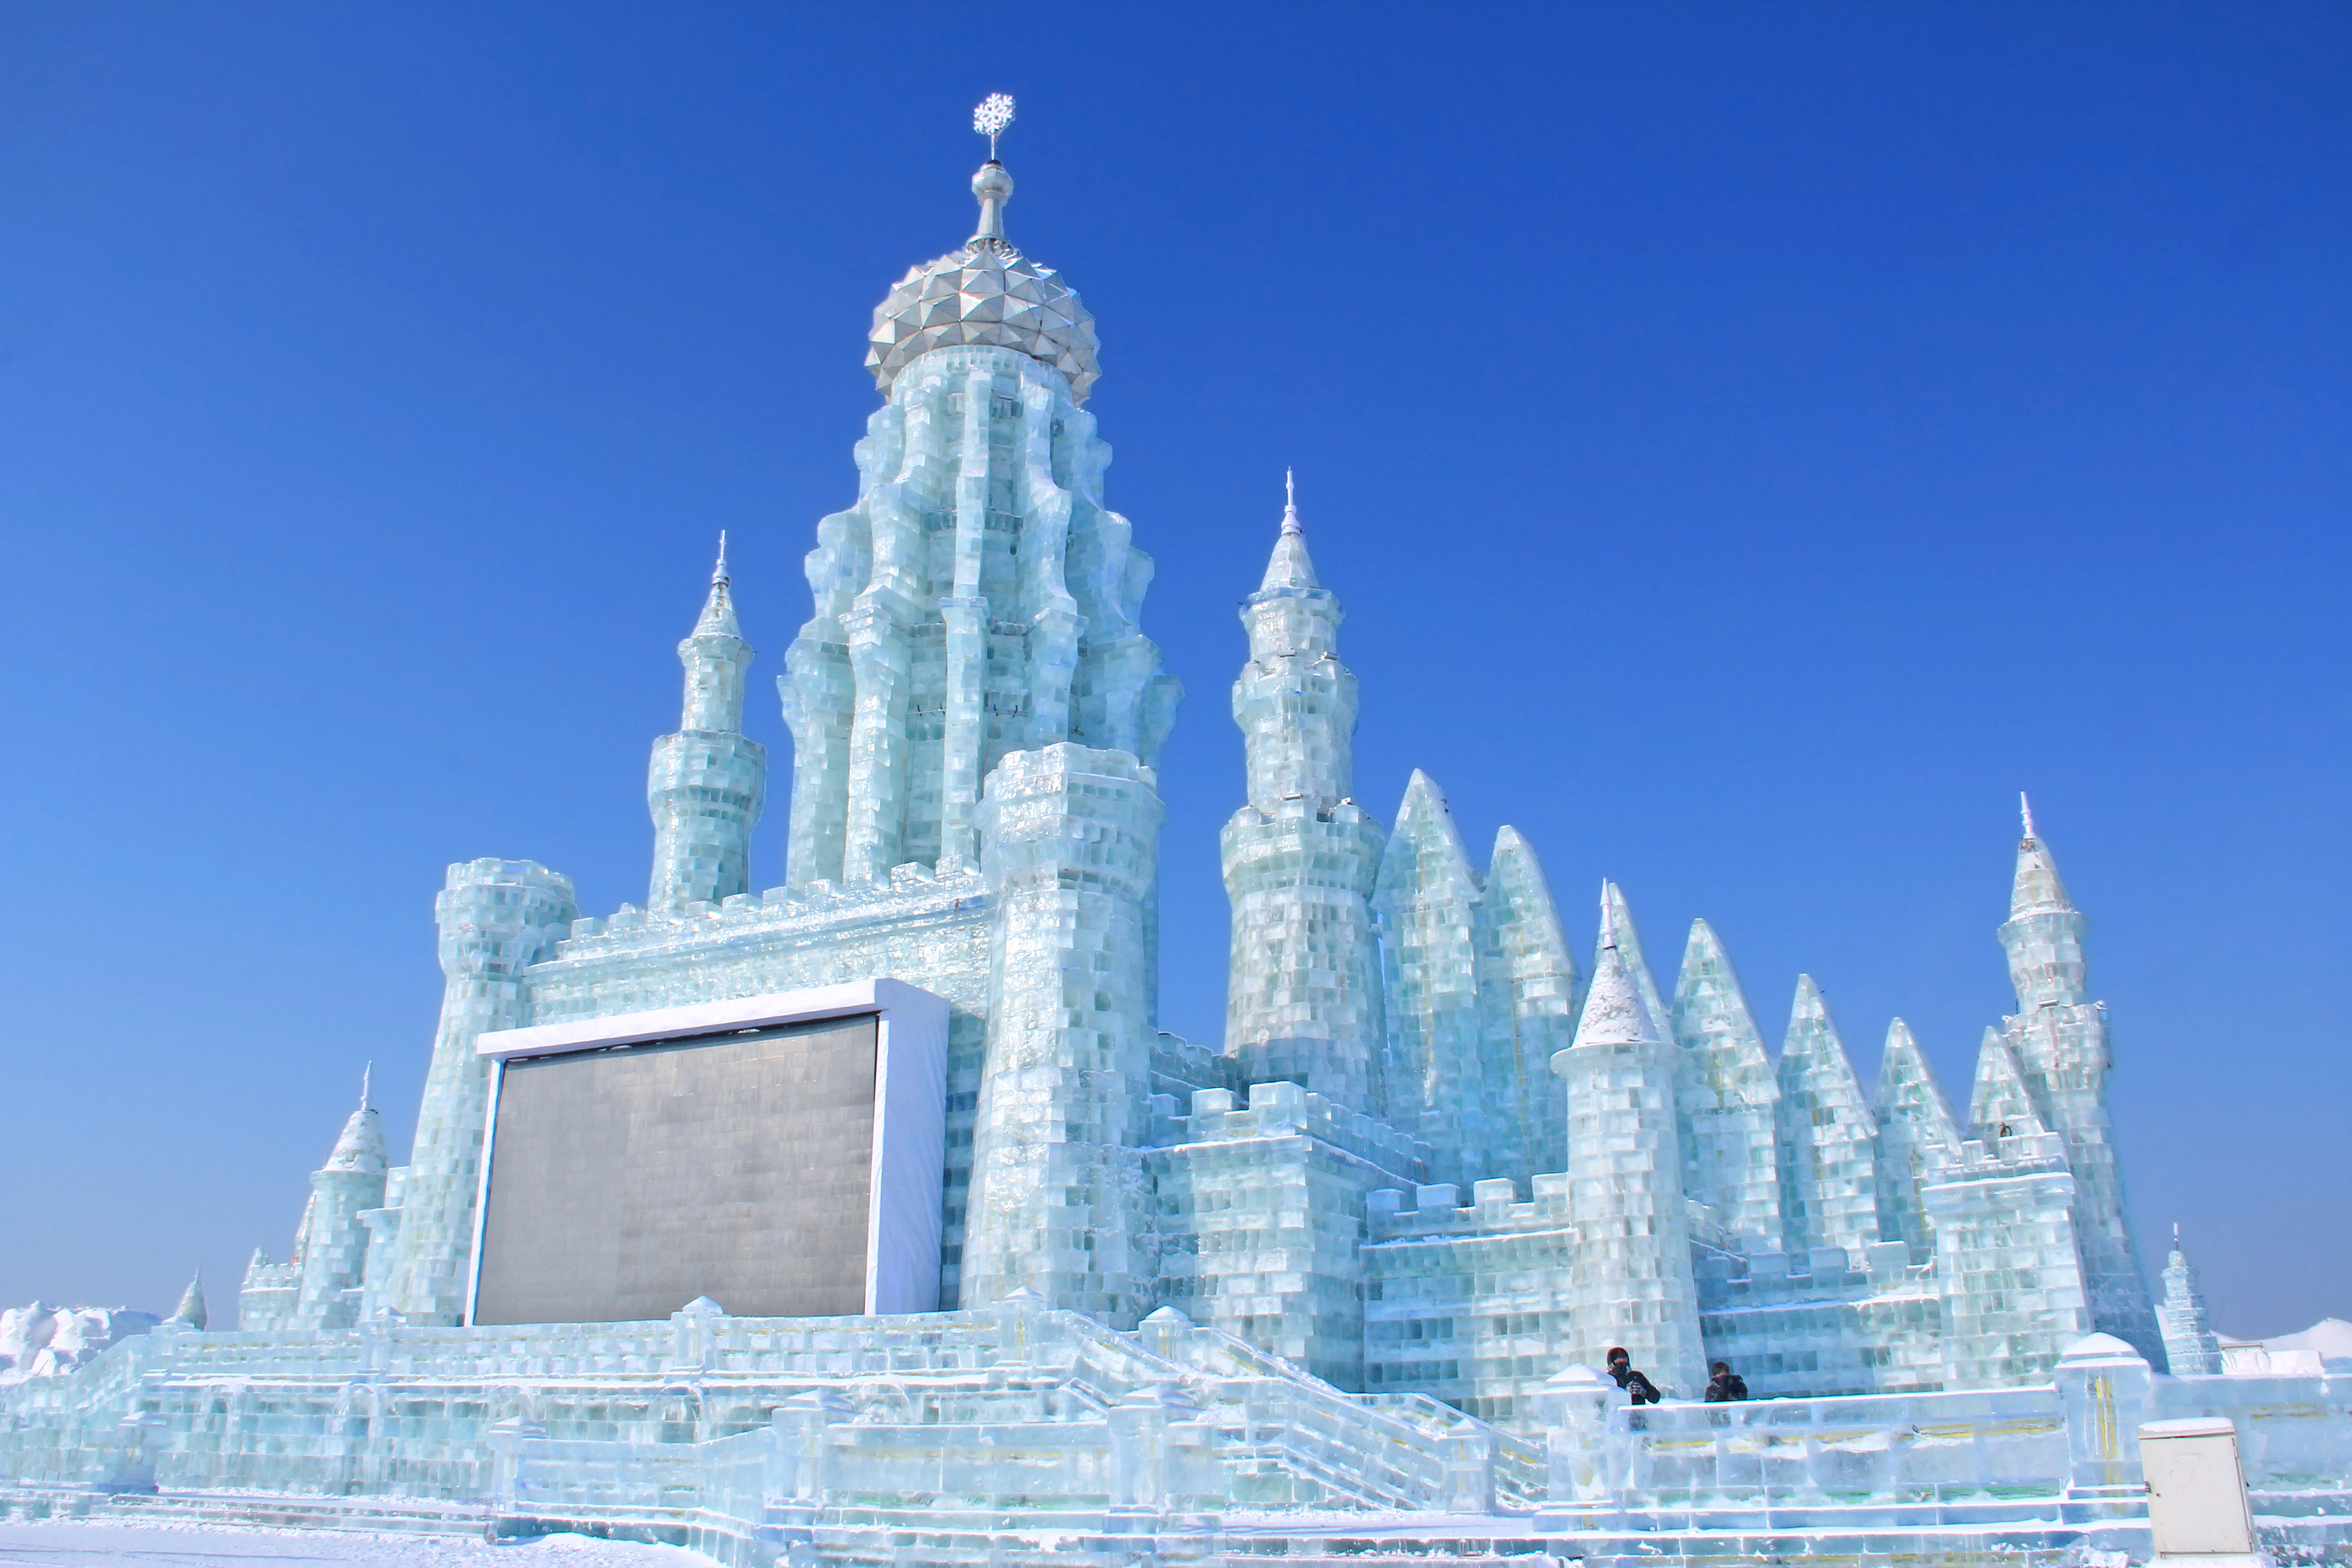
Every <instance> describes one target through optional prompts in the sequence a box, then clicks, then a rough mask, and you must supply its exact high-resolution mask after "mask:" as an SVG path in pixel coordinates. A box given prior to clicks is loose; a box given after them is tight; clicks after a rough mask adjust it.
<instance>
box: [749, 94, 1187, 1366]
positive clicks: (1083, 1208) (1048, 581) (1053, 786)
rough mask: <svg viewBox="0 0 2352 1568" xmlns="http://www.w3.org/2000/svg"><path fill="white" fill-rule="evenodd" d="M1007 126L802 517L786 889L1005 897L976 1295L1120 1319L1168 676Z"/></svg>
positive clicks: (1146, 1259) (1074, 315)
mask: <svg viewBox="0 0 2352 1568" xmlns="http://www.w3.org/2000/svg"><path fill="white" fill-rule="evenodd" d="M1010 116H1011V103H1010V101H1009V100H994V99H992V100H990V102H989V103H988V104H986V105H983V106H982V112H981V115H980V117H979V119H978V120H977V121H975V124H976V127H977V128H978V129H979V130H981V131H982V132H986V133H988V134H989V136H990V152H991V154H992V155H991V157H990V159H989V161H988V162H987V163H984V164H982V166H981V169H980V172H979V173H978V174H975V175H974V176H973V177H972V182H971V189H972V194H973V195H975V196H976V197H978V198H979V201H980V223H979V226H978V229H977V231H976V232H975V233H974V234H973V235H972V237H971V238H970V239H969V240H967V241H966V242H965V243H964V244H963V245H962V246H961V247H959V248H958V249H956V250H953V251H950V253H949V254H947V255H945V256H942V257H940V258H939V259H938V260H936V261H931V262H928V263H925V264H924V265H922V266H919V267H917V268H914V269H913V270H911V271H909V272H908V274H907V276H906V277H905V278H903V279H900V280H899V282H898V286H897V287H896V288H894V289H892V290H891V291H890V295H889V297H888V298H887V299H886V300H883V302H882V304H881V306H880V307H879V308H878V309H877V310H875V312H874V330H873V333H872V336H871V340H870V346H869V352H868V353H867V355H866V365H867V368H868V369H870V370H872V371H873V373H874V380H875V384H877V386H878V387H879V388H880V389H881V391H882V393H883V395H884V397H885V398H886V400H887V401H886V402H885V403H884V404H883V405H882V407H881V408H880V409H878V410H877V411H876V413H875V414H874V416H872V417H871V418H870V419H869V420H868V421H867V422H866V437H865V439H863V440H861V441H860V442H859V443H858V444H857V465H858V469H859V473H860V475H861V483H860V486H859V493H858V497H857V503H856V505H855V506H853V507H851V508H850V509H849V510H846V511H841V512H835V514H833V515H832V516H831V517H828V518H826V519H824V521H822V522H820V523H819V524H818V525H817V547H816V549H814V551H812V552H810V553H809V556H808V567H807V569H808V581H809V589H810V592H811V594H812V595H814V599H815V607H816V613H815V614H814V616H811V617H810V619H809V622H808V624H807V625H806V626H803V627H802V628H801V632H800V636H799V637H796V638H795V639H794V640H793V645H792V648H791V651H790V652H788V653H787V654H786V655H785V658H784V663H785V670H786V673H785V674H784V676H783V677H782V679H781V680H780V681H779V682H778V685H779V687H780V689H781V690H782V695H783V708H784V719H785V721H786V722H787V723H788V724H789V725H790V726H791V727H792V732H793V805H792V844H791V850H790V857H791V858H790V865H789V867H788V868H787V873H786V876H787V882H788V887H789V889H790V891H791V893H792V894H793V896H796V897H808V896H814V895H818V894H821V893H822V892H823V890H824V888H826V887H828V886H852V887H855V886H865V885H873V884H877V883H887V882H890V881H892V880H894V879H897V878H898V876H900V875H904V874H906V873H901V872H900V869H899V868H908V867H911V866H920V865H928V866H932V867H935V868H936V870H937V874H938V875H940V876H941V877H946V876H950V875H953V874H957V873H962V872H968V871H969V870H970V869H971V867H972V866H973V864H974V863H975V862H977V863H978V866H979V868H980V869H981V870H982V873H983V874H984V875H985V877H986V879H987V881H988V885H989V887H990V889H991V898H992V900H993V906H994V907H993V914H992V928H993V929H992V936H991V952H990V958H989V963H988V994H987V1001H986V1005H985V1016H986V1018H987V1045H986V1063H985V1068H984V1071H983V1073H982V1077H981V1080H980V1087H979V1089H978V1091H977V1096H976V1104H975V1105H974V1106H973V1107H972V1114H973V1123H972V1134H971V1191H970V1196H969V1200H968V1204H967V1206H966V1209H965V1215H964V1218H965V1236H964V1242H963V1247H962V1252H961V1259H960V1263H961V1303H962V1304H963V1305H964V1306H967V1307H971V1306H978V1305H981V1304H983V1303H985V1302H988V1301H992V1300H999V1299H1002V1298H1003V1297H1004V1296H1006V1295H1009V1294H1011V1293H1012V1292H1013V1291H1014V1290H1018V1289H1026V1290H1029V1291H1032V1292H1034V1294H1035V1295H1037V1296H1038V1297H1040V1298H1042V1299H1043V1300H1045V1302H1046V1303H1047V1304H1048V1305H1051V1306H1055V1307H1066V1308H1071V1309H1074V1310H1080V1311H1086V1312H1090V1313H1093V1314H1095V1315H1097V1316H1098V1317H1101V1318H1103V1319H1105V1320H1107V1321H1110V1322H1112V1323H1114V1324H1118V1325H1120V1326H1122V1327H1124V1326H1131V1325H1132V1324H1133V1323H1134V1321H1136V1319H1137V1318H1138V1317H1139V1316H1140V1315H1141V1313H1143V1312H1144V1311H1148V1310H1150V1305H1151V1302H1150V1292H1151V1289H1152V1278H1153V1272H1154V1262H1155V1255H1154V1253H1153V1251H1152V1249H1151V1247H1150V1240H1149V1237H1150V1230H1151V1225H1152V1215H1151V1200H1150V1190H1149V1183H1148V1181H1147V1179H1146V1177H1145V1175H1144V1173H1143V1166H1142V1156H1141V1148H1142V1145H1143V1144H1144V1143H1145V1142H1146V1141H1147V1140H1146V1136H1145V1130H1146V1127H1147V1124H1148V1119H1149V1114H1150V1071H1151V1049H1152V1044H1153V1034H1152V1027H1153V1012H1154V1000H1155V998H1154V984H1155V977H1156V975H1157V972H1158V968H1159V964H1158V956H1157V948H1158V942H1159V920H1158V885H1159V866H1160V858H1159V857H1160V839H1159V833H1160V797H1159V794H1158V788H1157V780H1156V779H1155V777H1154V776H1153V773H1152V766H1153V764H1154V763H1156V762H1157V761H1158V758H1159V752H1160V742H1161V741H1162V740H1163V739H1165V738H1166V735H1167V732H1168V727H1169V723H1170V721H1171V719H1172V718H1173V717H1174V713H1175V706H1176V700H1177V697H1178V695H1179V692H1180V687H1179V686H1178V683H1177V682H1176V680H1175V679H1173V678H1172V677H1170V676H1168V675H1165V674H1162V673H1161V671H1160V650H1159V648H1158V647H1156V646H1154V645H1153V643H1152V642H1151V640H1150V638H1148V637H1145V636H1144V635H1143V633H1142V631H1141V630H1140V628H1139V626H1138V625H1137V616H1138V615H1139V612H1140V609H1141V606H1142V602H1143V594H1144V590H1145V588H1146V587H1147V586H1149V585H1150V581H1151V558H1150V556H1148V555H1146V554H1144V553H1143V552H1141V551H1139V550H1138V549H1136V548H1135V547H1134V545H1133V544H1132V542H1130V534H1131V529H1130V528H1129V524H1128V521H1127V519H1125V518H1123V517H1121V516H1120V515H1119V514H1118V513H1117V512H1115V511H1112V510H1108V508H1106V507H1105V506H1104V505H1103V500H1102V476H1103V470H1104V468H1107V467H1108V465H1109V463H1110V447H1108V446H1107V445H1106V444H1105V443H1103V442H1102V441H1101V440H1099V439H1097V437H1096V435H1095V420H1094V416H1092V415H1091V414H1088V413H1087V412H1086V411H1085V410H1084V408H1083V407H1081V405H1082V404H1083V403H1084V402H1085V400H1086V397H1087V393H1088V392H1089V391H1090V390H1091V389H1092V388H1093V385H1094V383H1095V378H1096V375H1097V364H1096V358H1095V331H1094V319H1093V317H1091V316H1090V315H1088V314H1087V309H1086V307H1085V306H1084V305H1082V304H1080V303H1079V302H1078V297H1077V295H1076V293H1075V292H1073V291H1072V290H1071V289H1070V287H1069V285H1068V284H1066V282H1064V281H1063V279H1062V277H1061V275H1060V274H1059V273H1057V272H1056V271H1055V270H1054V269H1053V268H1050V267H1045V266H1042V265H1040V264H1039V263H1037V262H1036V261H1034V260H1032V259H1030V258H1027V257H1025V256H1024V255H1022V253H1021V252H1020V250H1019V249H1018V248H1016V247H1014V246H1013V244H1012V242H1011V241H1009V240H1007V239H1006V238H1005V237H1004V205H1005V203H1006V202H1008V201H1009V200H1011V199H1012V195H1013V177H1012V176H1011V175H1010V174H1007V173H1005V170H1004V166H1003V164H1002V163H998V162H997V161H996V160H995V158H994V156H993V153H994V151H995V144H994V133H995V132H998V131H1001V130H1002V129H1003V124H1004V121H1006V120H1008V119H1009V118H1010Z"/></svg>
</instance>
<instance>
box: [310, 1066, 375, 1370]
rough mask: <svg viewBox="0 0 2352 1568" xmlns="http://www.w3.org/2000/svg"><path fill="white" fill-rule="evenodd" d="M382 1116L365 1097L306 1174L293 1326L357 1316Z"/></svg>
mask: <svg viewBox="0 0 2352 1568" xmlns="http://www.w3.org/2000/svg"><path fill="white" fill-rule="evenodd" d="M384 1164H385V1163H384V1156H383V1118H382V1117H380V1116H378V1115H377V1114H376V1110H375V1108H374V1107H373V1106H372V1105H370V1104H369V1103H368V1102H367V1092H366V1090H365V1089H362V1090H361V1093H360V1106H359V1109H358V1110H354V1111H352V1114H351V1119H350V1120H349V1121H345V1122H344V1123H343V1131H342V1135H341V1137H339V1138H337V1139H336V1140H335V1147H334V1149H333V1150H332V1152H330V1153H329V1154H328V1155H327V1163H325V1164H323V1165H321V1166H320V1167H319V1169H318V1170H317V1171H316V1172H314V1173H312V1174H311V1176H310V1208H309V1210H308V1212H307V1213H306V1214H305V1215H304V1217H303V1221H302V1245H301V1247H300V1255H301V1263H302V1277H301V1284H300V1286H299V1291H298V1294H297V1295H296V1297H295V1301H294V1316H293V1319H292V1321H290V1323H289V1325H288V1326H289V1327H291V1328H297V1329H321V1330H332V1329H341V1328H347V1327H349V1326H350V1325H351V1324H352V1322H353V1321H356V1320H357V1318H358V1316H359V1308H358V1298H359V1286H360V1279H361V1276H362V1272H363V1269H364V1267H365V1264H366V1262H367V1243H368V1238H367V1227H366V1226H362V1224H361V1223H360V1217H359V1216H360V1215H361V1213H362V1211H364V1210H367V1209H372V1208H376V1207H379V1206H381V1205H383V1186H384Z"/></svg>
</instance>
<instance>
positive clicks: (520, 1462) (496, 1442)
mask: <svg viewBox="0 0 2352 1568" xmlns="http://www.w3.org/2000/svg"><path fill="white" fill-rule="evenodd" d="M546 1436H547V1428H546V1427H544V1426H541V1425H540V1424H539V1423H538V1422H536V1421H531V1420H529V1419H526V1418H525V1417H523V1416H520V1415H515V1416H509V1418H508V1419H506V1420H504V1421H499V1422H494V1423H492V1424H491V1426H490V1503H491V1506H492V1507H494V1508H495V1509H497V1510H498V1511H499V1512H500V1513H502V1514H510V1513H515V1512H519V1511H520V1510H521V1508H522V1505H523V1504H524V1503H525V1502H527V1501H529V1500H530V1495H531V1487H530V1476H529V1475H528V1473H527V1461H526V1460H525V1458H524V1455H523V1451H522V1449H523V1445H524V1444H525V1443H536V1442H539V1441H541V1439H543V1438H544V1437H546Z"/></svg>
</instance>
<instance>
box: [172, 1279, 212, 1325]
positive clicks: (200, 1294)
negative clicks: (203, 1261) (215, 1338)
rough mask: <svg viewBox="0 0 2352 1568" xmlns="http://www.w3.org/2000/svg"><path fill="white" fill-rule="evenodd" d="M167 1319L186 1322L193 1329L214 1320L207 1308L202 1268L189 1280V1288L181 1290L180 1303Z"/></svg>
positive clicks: (174, 1321)
mask: <svg viewBox="0 0 2352 1568" xmlns="http://www.w3.org/2000/svg"><path fill="white" fill-rule="evenodd" d="M165 1321H167V1322H173V1323H185V1324H186V1325H187V1326H188V1327H189V1328H192V1329H201V1328H203V1327H204V1326H205V1324H206V1323H208V1322H210V1321H212V1319H211V1315H210V1314H209V1313H207V1312H206V1311H205V1277H204V1273H203V1271H202V1270H198V1271H197V1273H196V1276H195V1278H194V1279H190V1280H189V1281H188V1288H187V1289H184V1290H183V1291H181V1292H180V1304H179V1305H178V1306H176V1307H174V1308H173V1309H172V1315H171V1317H170V1318H168V1319H166V1320H165Z"/></svg>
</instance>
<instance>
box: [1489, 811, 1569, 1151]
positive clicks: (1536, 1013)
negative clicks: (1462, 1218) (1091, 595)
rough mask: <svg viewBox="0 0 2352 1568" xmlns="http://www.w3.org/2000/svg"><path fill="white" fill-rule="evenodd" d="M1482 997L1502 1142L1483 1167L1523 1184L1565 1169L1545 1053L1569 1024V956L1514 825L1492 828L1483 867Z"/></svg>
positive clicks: (1561, 1044)
mask: <svg viewBox="0 0 2352 1568" xmlns="http://www.w3.org/2000/svg"><path fill="white" fill-rule="evenodd" d="M1482 907H1483V910H1484V911H1485V914H1486V921H1485V922H1484V924H1485V932H1486V938H1485V943H1486V945H1485V951H1484V952H1483V954H1482V956H1481V959H1480V977H1479V998H1480V1005H1481V1010H1482V1014H1483V1021H1482V1024H1481V1029H1482V1030H1483V1032H1484V1035H1485V1037H1486V1053H1485V1060H1486V1068H1485V1078H1486V1090H1487V1100H1488V1104H1489V1106H1490V1108H1491V1111H1490V1113H1491V1115H1492V1117H1493V1120H1494V1122H1495V1124H1496V1125H1497V1126H1498V1127H1500V1128H1502V1129H1503V1131H1504V1136H1505V1137H1506V1139H1507V1141H1508V1142H1507V1146H1506V1147H1502V1148H1498V1150H1497V1155H1498V1158H1497V1159H1496V1162H1495V1163H1493V1164H1491V1165H1490V1166H1489V1167H1488V1168H1487V1170H1486V1173H1485V1174H1486V1175H1487V1176H1489V1177H1492V1176H1508V1177H1510V1178H1511V1179H1512V1180H1513V1181H1515V1182H1517V1183H1518V1184H1520V1186H1521V1188H1522V1189H1524V1188H1525V1187H1526V1186H1527V1184H1528V1180H1529V1178H1530V1177H1532V1176H1533V1175H1534V1174H1535V1173H1537V1172H1538V1171H1547V1172H1549V1171H1564V1170H1566V1169H1567V1168H1568V1164H1567V1161H1568V1120H1567V1114H1566V1109H1565V1107H1564V1106H1562V1104H1561V1103H1560V1099H1559V1085H1558V1084H1556V1083H1554V1082H1553V1081H1552V1075H1551V1059H1552V1058H1553V1056H1555V1055H1556V1054H1558V1053H1559V1051H1561V1050H1563V1049H1565V1048H1566V1047H1567V1046H1568V1044H1569V1041H1570V1037H1572V1036H1573V1035H1574V1033H1575V1030H1576V1004H1577V973H1576V959H1575V957H1574V955H1572V954H1571V953H1570V952H1569V947H1568V937H1567V934H1566V932H1565V931H1562V930H1561V928H1560V923H1559V910H1558V909H1557V908H1556V907H1555V906H1554V905H1553V903H1552V897H1551V889H1550V887H1549V885H1547V884H1546V882H1545V880H1544V873H1543V867H1542V865H1541V864H1540V863H1539V862H1538V860H1537V859H1536V852H1535V850H1534V849H1533V848H1532V847H1529V845H1528V841H1527V840H1526V839H1525V838H1523V837H1520V836H1519V830H1518V829H1517V828H1516V827H1510V826H1505V827H1504V828H1503V829H1502V830H1501V831H1499V832H1498V833H1496V835H1495V854H1494V858H1493V859H1492V860H1490V861H1489V862H1488V863H1487V867H1486V898H1485V900H1484V903H1483V906H1482Z"/></svg>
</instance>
